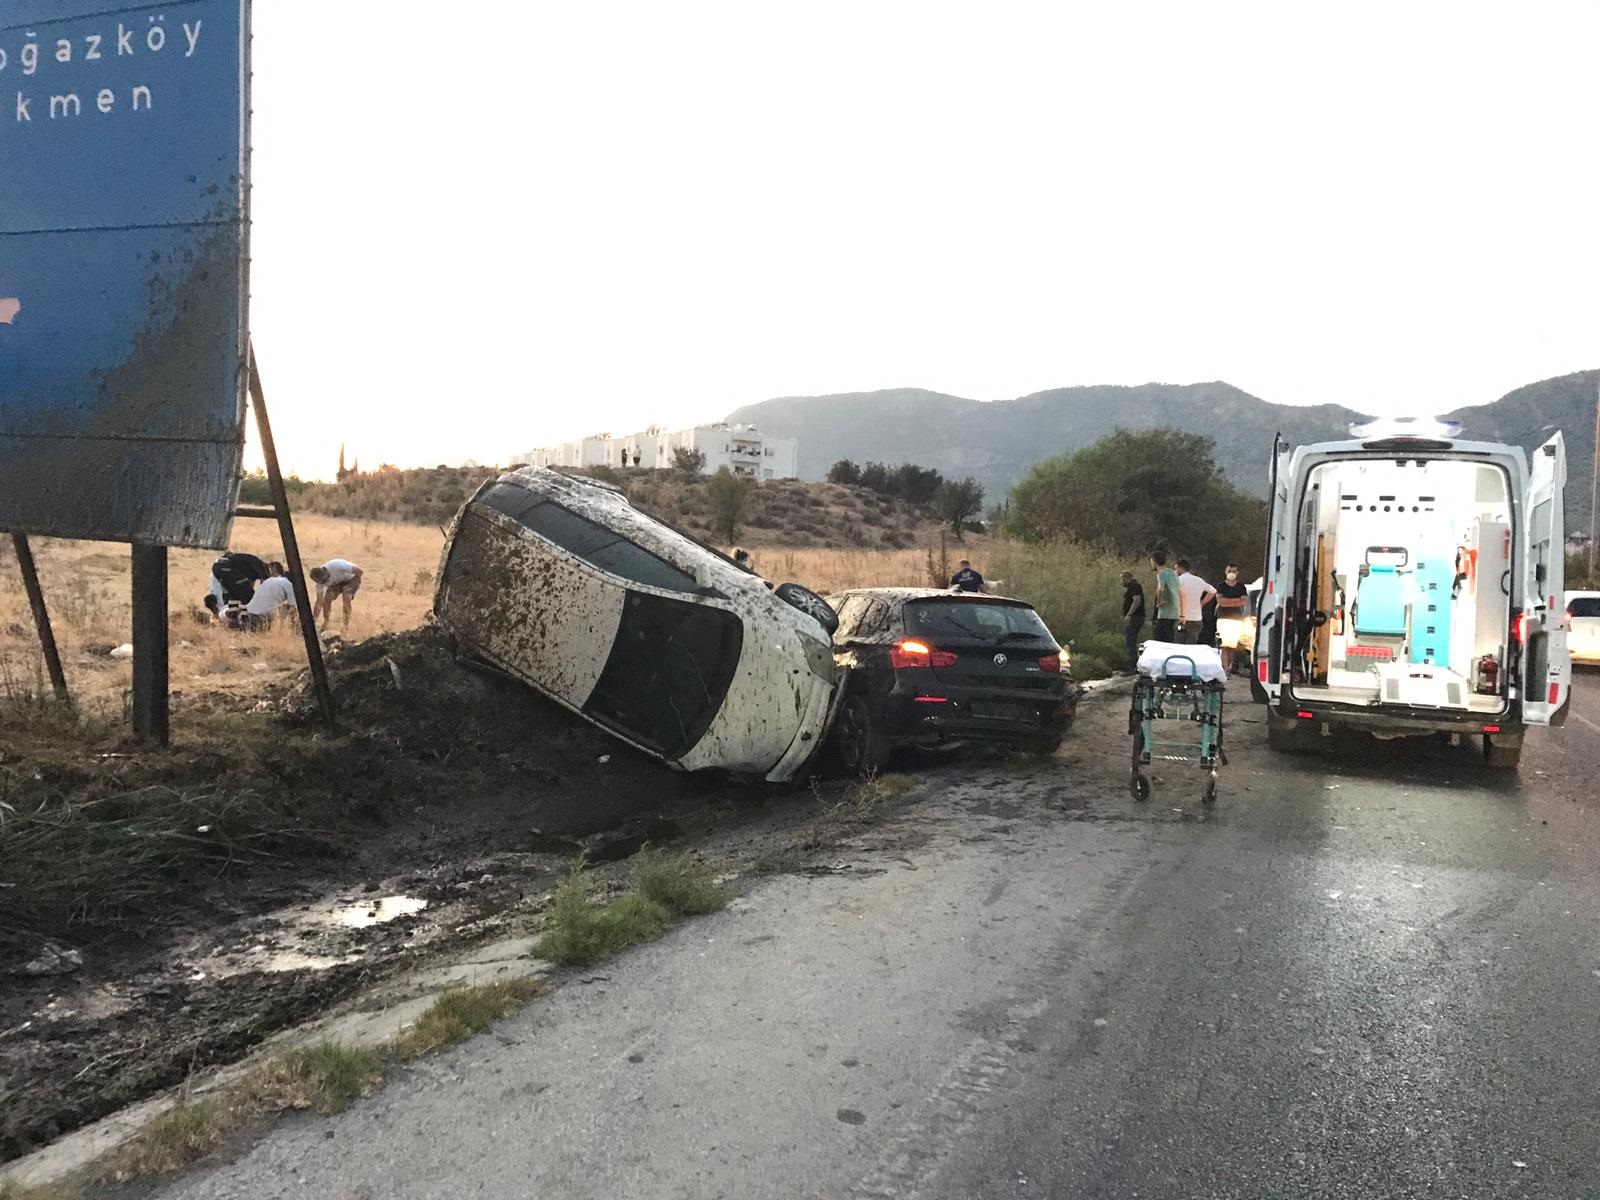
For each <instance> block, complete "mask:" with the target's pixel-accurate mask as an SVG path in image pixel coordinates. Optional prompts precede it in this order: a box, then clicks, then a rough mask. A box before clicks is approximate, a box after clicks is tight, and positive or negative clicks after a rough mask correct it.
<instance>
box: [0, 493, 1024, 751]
mask: <svg viewBox="0 0 1600 1200" xmlns="http://www.w3.org/2000/svg"><path fill="white" fill-rule="evenodd" d="M295 526H296V529H297V530H298V532H299V537H300V550H301V555H302V558H303V559H304V561H305V563H306V564H307V566H308V567H309V566H311V565H314V564H317V563H321V562H324V561H326V560H327V559H329V558H332V557H335V556H340V557H345V558H349V559H351V560H352V561H353V562H356V563H359V564H360V565H361V566H362V568H363V569H364V571H365V576H364V583H363V586H362V589H361V592H360V594H359V595H358V596H357V597H356V601H355V608H354V615H353V617H352V620H351V623H350V631H349V635H350V637H351V639H352V640H359V639H362V638H367V637H371V636H373V635H375V634H379V633H386V632H401V631H403V630H407V629H415V628H416V627H417V626H418V625H420V624H422V622H423V620H424V619H425V618H426V616H427V614H428V611H429V609H430V608H431V606H432V603H433V580H434V572H435V571H436V570H437V569H438V564H439V552H440V549H441V547H442V545H443V538H442V536H441V533H440V531H439V529H438V528H437V527H435V526H424V525H412V524H401V523H398V522H383V521H354V520H347V519H344V518H339V517H331V516H326V515H323V514H321V513H308V512H301V513H299V514H298V515H297V516H296V518H295ZM234 532H235V536H234V540H233V547H234V548H235V549H239V550H248V551H250V552H251V553H254V554H259V555H261V556H262V557H263V558H267V559H272V558H278V559H281V558H282V557H283V549H282V545H281V544H280V543H279V541H278V531H277V526H276V524H274V523H273V522H271V521H260V520H245V519H241V520H239V521H237V522H236V523H235V526H234ZM999 546H1000V543H991V542H990V541H989V540H988V539H985V538H982V537H969V539H968V540H967V542H966V543H965V544H963V543H958V542H955V541H954V540H950V541H949V542H948V545H947V547H946V549H945V550H944V551H943V552H941V549H940V544H939V540H938V535H937V533H933V534H926V535H925V537H924V540H923V543H922V544H919V545H917V546H913V547H910V548H906V549H895V550H891V549H860V548H843V549H814V548H813V549H789V548H785V547H783V546H779V545H756V546H755V547H754V548H753V549H752V555H753V559H754V565H755V568H756V570H758V571H760V572H761V573H762V574H763V575H764V576H766V577H767V578H768V579H771V580H773V581H774V582H783V581H785V580H793V581H795V582H797V583H803V584H805V585H806V586H807V587H809V588H811V589H812V590H813V591H817V592H821V593H823V594H824V595H826V594H828V593H830V592H836V591H840V590H842V589H845V588H851V587H895V586H901V587H903V586H924V585H927V584H928V583H929V582H930V580H931V576H932V575H943V576H944V577H945V578H948V575H949V572H951V571H953V570H954V569H955V561H956V560H957V559H959V558H961V557H963V556H970V557H971V558H972V559H973V561H974V562H975V563H977V565H978V567H979V569H980V570H984V569H985V567H986V566H987V559H988V558H989V557H990V554H991V551H998V549H999ZM941 553H942V557H941ZM34 555H35V557H36V558H37V559H38V561H39V571H40V575H41V578H42V580H43V583H44V588H45V598H46V601H47V603H48V604H49V606H50V614H51V619H52V622H53V624H54V626H55V631H56V638H57V641H58V642H59V643H60V646H61V651H62V658H63V661H64V663H65V665H66V669H67V681H68V684H69V685H70V686H71V688H72V691H73V694H74V697H75V699H76V700H77V701H78V703H79V706H80V708H81V709H82V710H83V711H84V712H85V713H86V714H89V715H91V716H95V717H99V718H101V719H109V720H120V719H122V718H123V717H124V715H125V711H126V704H127V697H128V689H129V686H130V684H131V680H132V666H131V664H130V663H129V662H127V661H125V660H117V659H112V658H109V657H106V655H105V654H104V652H103V651H104V649H105V648H106V647H109V646H118V645H122V644H123V643H125V642H127V641H128V640H129V637H130V621H131V611H130V603H129V594H128V593H129V553H128V548H127V547H126V546H122V545H118V544H115V543H107V542H72V541H61V540H57V539H50V538H40V539H36V540H35V542H34ZM215 559H216V554H215V553H214V552H212V551H209V550H173V551H172V552H171V554H170V556H169V570H170V584H169V594H170V603H169V609H170V612H171V678H172V690H173V693H174V697H175V706H177V707H180V708H181V707H182V705H183V701H184V697H185V695H190V696H201V697H203V696H206V695H210V694H213V693H225V694H228V695H236V696H237V695H252V694H255V693H258V692H260V691H261V690H262V687H263V685H264V684H267V683H270V682H275V681H280V680H282V679H284V678H286V677H287V676H290V675H292V674H294V673H295V672H297V671H299V670H300V669H301V668H302V667H303V666H304V664H305V647H304V645H303V644H302V642H301V639H300V634H299V632H298V631H297V630H296V629H295V628H294V626H293V625H292V624H291V623H290V622H287V621H283V622H279V624H278V625H277V627H275V628H274V629H272V630H270V631H268V632H266V633H262V634H254V635H242V634H237V633H231V632H229V631H228V630H226V629H224V628H222V627H221V626H220V625H218V624H217V623H216V622H214V621H212V620H211V618H210V616H209V614H207V613H206V611H205V609H204V608H203V607H202V605H201V601H202V599H203V598H204V597H205V594H206V591H207V588H208V587H209V584H210V578H211V564H212V562H213V561H215ZM986 573H989V572H986ZM336 609H337V606H336ZM333 628H334V629H335V630H338V629H339V617H338V614H337V611H336V612H335V616H334V619H333ZM97 649H98V650H99V651H101V652H99V653H97V652H96V650H97ZM48 690H49V689H48V686H47V684H46V681H45V675H44V668H43V665H42V660H41V658H40V655H39V651H38V645H37V642H36V641H35V639H34V633H33V622H32V618H31V616H30V615H29V611H28V604H27V598H26V597H25V595H24V594H23V590H22V584H21V580H20V579H19V577H18V574H17V570H16V563H15V560H14V558H13V556H12V554H11V551H10V542H9V540H5V541H0V706H3V707H4V708H5V709H6V710H7V711H6V719H7V720H10V719H13V718H29V719H32V718H35V717H37V715H38V714H37V713H36V712H34V711H33V710H35V709H38V708H40V707H43V708H46V709H48V708H49V707H50V706H49V705H43V706H40V705H39V704H38V703H37V701H38V699H39V698H40V697H42V696H45V695H47V694H48Z"/></svg>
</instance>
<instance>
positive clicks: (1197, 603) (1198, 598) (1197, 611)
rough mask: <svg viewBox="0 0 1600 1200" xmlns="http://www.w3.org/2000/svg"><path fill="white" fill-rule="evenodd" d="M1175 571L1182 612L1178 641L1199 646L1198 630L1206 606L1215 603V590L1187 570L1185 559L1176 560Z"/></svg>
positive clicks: (1201, 624)
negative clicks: (1176, 571)
mask: <svg viewBox="0 0 1600 1200" xmlns="http://www.w3.org/2000/svg"><path fill="white" fill-rule="evenodd" d="M1177 570H1178V597H1179V599H1180V600H1181V601H1182V604H1183V612H1182V615H1181V616H1180V617H1179V619H1178V641H1180V642H1186V643H1188V644H1189V645H1191V646H1194V645H1199V643H1200V629H1201V626H1203V625H1204V624H1205V619H1206V605H1207V604H1215V603H1216V601H1217V590H1216V588H1214V587H1212V586H1211V585H1210V584H1209V583H1207V582H1206V581H1205V580H1204V579H1201V578H1200V576H1198V575H1196V574H1195V573H1194V572H1192V571H1190V570H1189V560H1188V559H1187V558H1180V559H1179V560H1178V562H1177Z"/></svg>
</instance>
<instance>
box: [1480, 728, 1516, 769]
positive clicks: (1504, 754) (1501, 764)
mask: <svg viewBox="0 0 1600 1200" xmlns="http://www.w3.org/2000/svg"><path fill="white" fill-rule="evenodd" d="M1521 762H1522V744H1521V743H1520V742H1519V743H1518V744H1516V745H1515V746H1507V745H1504V744H1502V743H1500V742H1499V741H1498V740H1497V739H1496V738H1495V737H1494V736H1493V735H1491V734H1487V733H1486V734H1484V735H1483V765H1484V766H1486V767H1489V768H1490V769H1491V770H1496V771H1502V770H1503V771H1515V770H1516V769H1517V767H1518V766H1519V765H1520V764H1521Z"/></svg>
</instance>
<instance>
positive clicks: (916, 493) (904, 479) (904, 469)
mask: <svg viewBox="0 0 1600 1200" xmlns="http://www.w3.org/2000/svg"><path fill="white" fill-rule="evenodd" d="M894 479H895V492H894V494H895V495H897V496H900V497H901V498H903V499H904V500H905V501H906V502H907V503H908V504H931V503H933V498H934V497H935V496H936V495H938V494H939V489H940V488H941V487H942V486H943V485H944V476H943V475H941V474H939V472H938V471H936V470H934V469H933V468H932V467H919V466H917V464H916V463H901V464H900V466H899V467H898V468H896V469H895V473H894Z"/></svg>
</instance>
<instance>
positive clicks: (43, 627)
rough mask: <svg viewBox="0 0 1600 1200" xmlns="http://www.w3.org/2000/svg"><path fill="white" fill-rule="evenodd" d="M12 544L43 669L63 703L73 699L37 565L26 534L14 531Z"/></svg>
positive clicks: (57, 696) (57, 697)
mask: <svg viewBox="0 0 1600 1200" xmlns="http://www.w3.org/2000/svg"><path fill="white" fill-rule="evenodd" d="M11 545H12V546H13V547H14V548H15V549H16V552H17V567H18V568H19V569H20V570H21V572H22V587H23V590H24V591H26V592H27V593H28V607H29V608H31V609H32V610H33V627H34V629H35V630H37V631H38V634H39V649H40V651H41V652H43V654H44V665H45V669H46V670H47V671H49V673H50V686H51V687H52V688H54V689H55V693H56V699H57V700H59V701H61V703H63V704H70V703H71V702H72V694H71V693H70V692H68V691H67V676H66V673H65V672H64V671H62V669H61V652H60V651H59V650H57V649H56V635H55V630H53V629H52V628H51V627H50V610H49V609H47V608H46V607H45V604H44V589H43V588H42V587H40V586H39V568H38V567H37V566H36V565H35V563H34V561H33V547H32V546H31V545H29V544H28V535H27V534H25V533H13V534H12V535H11Z"/></svg>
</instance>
